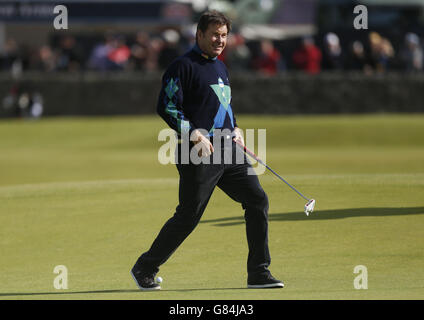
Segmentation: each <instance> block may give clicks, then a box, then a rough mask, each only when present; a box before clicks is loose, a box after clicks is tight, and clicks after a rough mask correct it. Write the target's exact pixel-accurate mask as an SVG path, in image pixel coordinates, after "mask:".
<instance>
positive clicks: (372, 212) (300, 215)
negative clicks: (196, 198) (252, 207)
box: [200, 207, 424, 227]
mask: <svg viewBox="0 0 424 320" xmlns="http://www.w3.org/2000/svg"><path fill="white" fill-rule="evenodd" d="M411 214H424V207H410V208H351V209H335V210H316V211H314V212H313V213H311V214H310V215H309V216H307V215H306V214H305V213H304V212H289V213H270V214H269V216H268V219H269V221H312V220H329V219H344V218H357V217H387V216H401V215H411ZM200 223H212V224H213V225H214V226H218V227H226V226H234V225H238V224H244V217H243V216H237V217H228V218H221V219H209V220H202V221H200Z"/></svg>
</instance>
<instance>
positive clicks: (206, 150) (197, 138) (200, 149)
mask: <svg viewBox="0 0 424 320" xmlns="http://www.w3.org/2000/svg"><path fill="white" fill-rule="evenodd" d="M190 140H191V141H193V143H194V148H196V150H197V154H198V155H199V157H209V156H210V155H211V154H212V152H214V148H213V145H212V143H211V142H210V140H209V139H208V138H206V137H205V136H204V135H203V134H202V133H201V132H200V131H199V130H197V129H196V130H194V131H193V132H192V134H191V136H190Z"/></svg>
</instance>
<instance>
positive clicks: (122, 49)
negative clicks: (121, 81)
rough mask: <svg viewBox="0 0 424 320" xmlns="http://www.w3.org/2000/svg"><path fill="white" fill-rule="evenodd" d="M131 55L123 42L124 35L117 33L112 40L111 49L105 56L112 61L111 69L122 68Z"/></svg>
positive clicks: (125, 65)
mask: <svg viewBox="0 0 424 320" xmlns="http://www.w3.org/2000/svg"><path fill="white" fill-rule="evenodd" d="M130 56H131V50H130V48H128V46H127V45H126V43H125V37H124V36H122V35H117V36H115V37H114V38H113V40H112V49H111V50H110V51H109V53H108V55H107V58H108V59H109V60H110V61H111V62H112V65H113V67H112V69H113V70H124V69H125V68H126V67H127V64H128V61H129V59H130Z"/></svg>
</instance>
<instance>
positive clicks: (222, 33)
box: [197, 24, 228, 58]
mask: <svg viewBox="0 0 424 320" xmlns="http://www.w3.org/2000/svg"><path fill="white" fill-rule="evenodd" d="M227 35H228V30H227V26H226V25H225V24H224V25H219V24H210V25H209V26H208V29H207V30H206V32H204V33H203V32H202V31H201V30H199V31H198V33H197V44H198V45H199V47H200V50H202V51H203V52H204V53H206V54H207V55H208V56H209V57H211V58H215V57H217V56H219V55H220V54H221V53H222V51H223V50H224V48H225V45H226V44H227Z"/></svg>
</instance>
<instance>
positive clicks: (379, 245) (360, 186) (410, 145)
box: [0, 115, 424, 300]
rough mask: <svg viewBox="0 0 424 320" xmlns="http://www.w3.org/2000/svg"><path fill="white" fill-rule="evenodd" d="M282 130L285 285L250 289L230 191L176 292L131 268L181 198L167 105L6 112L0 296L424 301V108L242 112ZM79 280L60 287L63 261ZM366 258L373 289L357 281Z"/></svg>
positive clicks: (276, 193)
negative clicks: (147, 284)
mask: <svg viewBox="0 0 424 320" xmlns="http://www.w3.org/2000/svg"><path fill="white" fill-rule="evenodd" d="M238 122H239V125H241V126H242V127H243V128H252V129H267V149H266V150H267V153H266V161H267V163H268V164H269V165H270V166H271V167H272V168H273V169H274V170H275V171H277V172H278V173H280V174H281V175H282V176H283V177H284V178H285V179H287V180H288V181H289V182H290V183H291V184H293V185H294V186H295V187H296V188H298V189H299V190H300V191H301V192H302V193H304V194H305V195H307V196H309V197H313V198H315V199H316V200H317V204H316V208H315V212H314V213H313V214H312V215H310V216H309V217H307V216H306V215H305V214H304V213H303V212H302V210H303V206H304V204H305V200H303V199H302V198H300V197H299V196H298V195H297V194H296V193H294V192H293V191H292V190H291V189H290V188H288V187H287V186H286V185H285V184H283V183H282V182H281V181H280V180H278V179H277V178H276V177H274V176H273V175H272V174H270V173H269V172H268V171H267V172H265V173H264V174H263V175H260V180H261V183H262V185H263V187H264V189H265V191H266V192H267V193H268V196H269V200H270V211H269V220H270V223H269V232H270V234H269V245H270V250H271V256H272V263H271V267H270V269H271V271H272V272H273V274H274V275H275V276H276V277H277V278H280V279H282V280H283V281H284V283H285V288H284V289H282V290H252V289H246V258H247V243H246V237H245V229H244V222H243V212H242V209H241V206H240V205H239V204H237V203H235V202H233V201H232V200H230V199H229V198H228V197H226V195H225V194H223V192H222V191H220V190H219V189H217V190H216V191H215V193H214V194H213V196H212V198H211V201H210V203H209V205H208V207H207V209H206V211H205V213H204V216H203V218H202V221H201V223H200V224H199V226H198V227H197V228H196V229H195V231H194V232H193V233H192V234H191V235H190V236H189V237H188V238H187V240H186V241H185V242H184V243H183V244H182V246H181V247H180V248H179V249H178V250H177V251H176V252H175V254H174V255H173V256H172V257H171V258H170V260H169V261H168V262H167V263H166V264H165V265H163V266H162V267H161V270H160V273H159V275H160V276H161V277H162V278H163V279H164V282H163V284H162V289H163V290H162V291H160V292H140V291H139V290H138V289H137V287H136V286H135V283H134V282H133V280H132V278H131V276H130V274H129V270H130V268H131V267H132V265H133V263H134V262H135V260H136V259H137V257H138V256H139V254H141V253H142V252H143V251H145V250H147V249H148V247H149V246H150V244H151V242H152V241H153V239H154V237H155V236H156V235H157V233H158V232H159V229H160V228H161V226H162V225H163V223H164V222H165V221H166V220H167V219H168V218H169V217H170V216H171V215H172V214H173V212H174V210H175V207H176V205H177V196H178V174H177V171H176V169H175V167H174V166H173V165H161V164H159V162H158V160H157V153H158V149H159V147H160V146H161V145H162V144H163V142H160V141H158V139H157V135H158V133H159V130H160V129H163V128H166V125H164V122H163V121H162V120H161V119H159V118H158V117H156V116H148V117H111V118H48V119H42V120H40V121H22V120H21V121H18V120H13V121H12V120H2V121H0V137H1V139H0V168H1V169H0V225H1V235H2V236H1V237H0V242H1V247H2V258H1V260H0V271H1V272H0V283H1V287H0V299H155V300H156V299H171V300H172V299H179V300H180V299H181V300H186V299H207V300H210V299H235V300H237V299H422V298H423V296H424V256H423V247H424V237H423V230H424V197H423V195H424V116H423V115H367V116H314V117H312V116H311V117H300V116H299V117H283V116H280V117H276V116H272V117H269V116H242V115H239V117H238ZM57 265H64V266H66V268H67V270H68V289H62V290H58V289H55V288H54V281H55V278H56V277H57V276H58V274H55V273H54V272H53V270H54V268H55V266H57ZM359 265H362V266H365V267H366V269H367V275H368V282H367V289H355V287H354V281H355V278H356V277H358V276H363V275H364V273H363V272H362V273H357V274H355V273H354V268H355V267H356V266H359Z"/></svg>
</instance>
